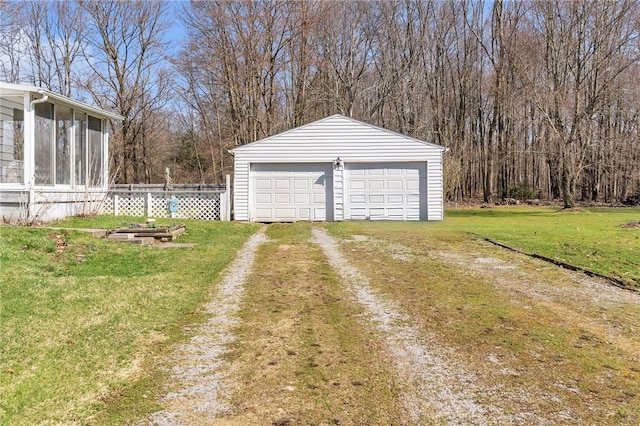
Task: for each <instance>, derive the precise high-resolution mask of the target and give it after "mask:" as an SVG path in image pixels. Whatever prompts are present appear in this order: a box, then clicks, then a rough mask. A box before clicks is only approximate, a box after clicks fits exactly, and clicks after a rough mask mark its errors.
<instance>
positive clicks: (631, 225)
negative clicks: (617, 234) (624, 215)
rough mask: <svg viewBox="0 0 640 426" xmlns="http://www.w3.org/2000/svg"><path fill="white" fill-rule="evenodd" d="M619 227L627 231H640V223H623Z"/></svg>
mask: <svg viewBox="0 0 640 426" xmlns="http://www.w3.org/2000/svg"><path fill="white" fill-rule="evenodd" d="M618 227H620V228H625V229H640V221H633V222H627V223H623V224H621V225H618Z"/></svg>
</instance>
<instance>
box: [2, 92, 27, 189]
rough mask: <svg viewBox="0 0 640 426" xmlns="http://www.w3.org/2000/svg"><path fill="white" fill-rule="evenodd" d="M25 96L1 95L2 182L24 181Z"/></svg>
mask: <svg viewBox="0 0 640 426" xmlns="http://www.w3.org/2000/svg"><path fill="white" fill-rule="evenodd" d="M23 103H24V97H23V96H22V95H15V96H11V95H3V96H0V183H24V109H23V108H24V106H23Z"/></svg>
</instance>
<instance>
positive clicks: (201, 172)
mask: <svg viewBox="0 0 640 426" xmlns="http://www.w3.org/2000/svg"><path fill="white" fill-rule="evenodd" d="M638 6H639V4H638V2H637V1H633V0H621V1H616V2H610V1H573V2H565V1H559V0H555V1H503V0H496V1H493V2H482V1H475V2H473V1H467V0H460V1H444V2H428V1H417V0H399V1H373V2H324V1H319V0H304V1H295V2H293V1H192V2H180V3H170V2H154V1H141V0H138V1H123V0H111V1H99V2H98V1H88V0H77V1H66V2H28V1H23V0H16V1H7V2H2V3H0V22H1V25H2V26H1V27H0V39H1V40H2V42H1V43H0V58H2V64H1V65H0V73H1V75H0V78H1V79H2V80H5V81H7V82H13V83H23V84H35V85H42V86H43V87H46V88H47V89H50V90H55V91H57V92H59V93H61V94H64V95H72V96H74V97H77V98H80V99H84V100H86V101H88V102H91V103H94V104H96V105H98V106H99V107H101V108H105V109H108V110H112V111H114V112H116V113H118V114H121V115H123V116H124V117H125V120H124V121H123V122H122V123H112V130H111V152H110V162H111V170H112V171H113V176H112V179H113V181H114V182H116V183H137V182H147V183H149V182H161V181H162V179H163V174H164V170H165V167H170V168H171V170H172V174H173V177H174V181H176V182H202V183H205V182H221V181H223V176H224V175H225V174H227V173H231V172H232V157H231V155H230V154H229V152H228V150H230V149H233V148H235V147H237V146H240V145H243V144H246V143H249V142H253V141H255V140H257V139H260V138H263V137H266V136H269V135H273V134H275V133H278V132H282V131H285V130H288V129H290V128H293V127H295V126H299V125H302V124H305V123H308V122H311V121H313V120H316V119H320V118H323V117H325V116H327V115H330V114H334V113H341V114H344V115H346V116H349V117H354V118H356V119H359V120H362V121H365V122H368V123H372V124H375V125H378V126H382V127H385V128H388V129H391V130H395V131H398V132H401V133H404V134H407V135H410V136H413V137H416V138H419V139H423V140H426V141H431V142H435V143H438V144H441V145H443V146H445V147H447V148H449V150H450V151H449V152H448V153H447V154H446V157H445V192H446V197H447V198H448V199H449V200H453V201H461V200H469V199H482V200H483V201H485V202H492V201H497V200H499V199H501V198H504V197H509V198H544V199H555V200H562V202H563V203H564V205H565V206H566V207H572V206H574V205H575V203H576V202H577V201H584V202H620V201H624V200H625V199H626V198H627V197H628V196H630V195H631V194H633V193H634V192H635V191H638V190H640V140H639V134H638V132H639V127H640V114H639V113H640V91H639V90H638V84H637V82H638V81H640V62H639V59H640V56H639V55H640V40H639V39H638V34H639V31H640V20H639V18H640V8H639V7H638ZM176 28H178V29H179V30H180V31H184V36H183V37H182V38H181V39H182V40H183V41H182V43H181V44H180V45H176V43H175V34H174V35H173V36H172V32H175V31H176ZM172 37H174V38H172ZM172 41H173V42H172Z"/></svg>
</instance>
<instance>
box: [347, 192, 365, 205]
mask: <svg viewBox="0 0 640 426" xmlns="http://www.w3.org/2000/svg"><path fill="white" fill-rule="evenodd" d="M349 201H350V202H351V204H364V202H365V201H366V196H365V195H364V194H358V195H354V194H352V195H350V196H349Z"/></svg>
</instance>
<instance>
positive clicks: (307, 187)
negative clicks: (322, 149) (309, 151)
mask: <svg viewBox="0 0 640 426" xmlns="http://www.w3.org/2000/svg"><path fill="white" fill-rule="evenodd" d="M251 193H252V199H251V204H252V207H251V211H252V215H251V220H253V221H257V222H295V221H298V220H310V221H325V220H333V217H332V215H331V212H332V211H333V210H332V207H331V206H333V199H332V196H333V182H332V167H331V164H254V165H252V167H251ZM328 206H329V207H328Z"/></svg>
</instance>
